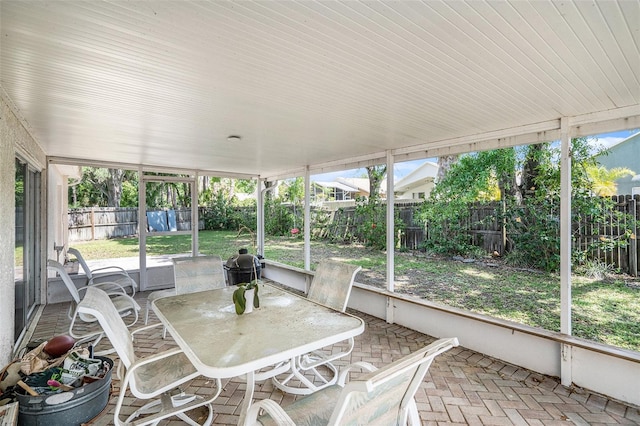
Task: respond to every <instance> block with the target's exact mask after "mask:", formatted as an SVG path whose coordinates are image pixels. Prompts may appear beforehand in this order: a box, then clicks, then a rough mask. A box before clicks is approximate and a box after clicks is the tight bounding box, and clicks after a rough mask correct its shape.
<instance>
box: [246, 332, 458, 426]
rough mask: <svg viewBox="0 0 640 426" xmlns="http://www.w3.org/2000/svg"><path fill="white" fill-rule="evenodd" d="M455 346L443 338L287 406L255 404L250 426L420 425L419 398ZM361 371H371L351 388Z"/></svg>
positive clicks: (363, 365) (366, 367) (249, 416)
mask: <svg viewBox="0 0 640 426" xmlns="http://www.w3.org/2000/svg"><path fill="white" fill-rule="evenodd" d="M455 346H458V339H456V338H455V337H453V338H447V339H440V340H437V341H435V342H434V343H432V344H430V345H428V346H426V347H424V348H422V349H420V350H418V351H416V352H414V353H412V354H410V355H407V356H405V357H404V358H401V359H399V360H398V361H395V362H393V363H391V364H389V365H387V366H385V367H383V368H381V369H379V370H378V369H376V368H375V367H374V366H373V365H371V364H369V363H365V362H358V363H354V364H352V365H350V366H348V367H346V368H345V369H344V370H343V371H342V372H341V373H340V377H339V380H338V383H337V384H335V385H333V386H329V387H326V388H324V389H322V390H320V391H318V392H315V393H313V394H311V395H307V396H305V397H303V398H300V399H297V400H296V401H295V402H293V403H292V404H290V405H288V406H287V407H284V408H283V407H281V406H280V405H278V403H276V402H275V401H273V400H270V399H264V400H261V401H258V402H256V403H254V404H253V405H251V407H250V408H249V411H248V413H247V418H246V421H245V426H253V425H262V426H271V425H279V426H285V425H286V426H294V425H295V426H301V425H347V424H359V425H407V424H411V425H420V424H421V423H420V416H419V414H418V409H417V407H416V404H415V400H414V396H415V394H416V392H417V390H418V388H419V387H420V385H421V384H422V382H423V381H424V377H425V375H426V374H427V371H428V370H429V367H430V366H431V363H432V362H433V360H434V359H435V357H436V356H438V355H440V354H441V353H443V352H445V351H447V350H449V349H451V348H453V347H455ZM357 368H360V369H363V370H366V371H368V372H367V373H364V374H362V375H360V376H359V377H357V378H355V379H351V380H350V381H348V383H347V378H348V375H349V374H350V373H351V371H352V370H355V369H357Z"/></svg>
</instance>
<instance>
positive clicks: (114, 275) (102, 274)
mask: <svg viewBox="0 0 640 426" xmlns="http://www.w3.org/2000/svg"><path fill="white" fill-rule="evenodd" d="M67 253H71V254H72V255H74V256H75V257H76V259H77V260H78V263H80V267H81V268H82V270H83V271H84V273H85V275H86V276H87V285H93V284H97V283H98V282H102V281H109V282H114V283H118V284H120V285H121V286H122V287H123V288H125V289H126V288H131V296H132V297H133V296H135V295H136V291H137V290H138V284H137V283H136V281H135V280H134V279H133V278H131V276H129V273H128V272H127V271H125V270H124V269H123V268H121V267H119V266H104V267H102V268H96V269H91V268H89V265H88V264H87V262H86V261H85V260H84V257H82V254H80V251H79V250H78V249H76V248H73V247H69V249H68V250H67Z"/></svg>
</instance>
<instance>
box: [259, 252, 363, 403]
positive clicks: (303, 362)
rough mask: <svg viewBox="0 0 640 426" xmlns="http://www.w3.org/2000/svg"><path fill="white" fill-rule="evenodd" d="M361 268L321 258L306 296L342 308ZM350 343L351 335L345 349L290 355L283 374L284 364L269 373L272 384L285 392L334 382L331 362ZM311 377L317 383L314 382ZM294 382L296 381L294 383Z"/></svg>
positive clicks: (311, 389)
mask: <svg viewBox="0 0 640 426" xmlns="http://www.w3.org/2000/svg"><path fill="white" fill-rule="evenodd" d="M361 269H362V268H361V267H360V266H357V265H350V264H347V263H342V262H337V261H333V260H325V261H323V262H321V263H320V264H319V265H318V268H317V269H316V272H315V275H314V276H313V280H312V281H311V286H310V288H309V293H308V295H307V298H308V299H310V300H312V301H314V302H316V303H319V304H321V305H325V306H328V307H330V308H332V309H335V310H336V311H340V312H344V311H345V310H346V309H347V303H348V301H349V296H350V295H351V288H352V287H353V282H354V280H355V277H356V275H357V273H358V272H359V271H360V270H361ZM353 345H354V341H353V339H349V340H348V341H347V348H346V349H341V350H334V349H333V348H329V349H330V352H329V353H327V351H325V350H318V351H314V352H310V353H308V354H306V355H303V356H301V357H298V358H295V359H291V360H290V361H289V368H287V369H286V371H287V373H286V376H284V377H282V376H281V375H282V373H281V371H282V367H283V366H282V365H278V366H276V367H275V368H274V369H273V372H274V375H273V377H272V381H273V384H274V386H276V387H277V388H278V389H280V390H282V391H285V392H288V393H293V394H297V395H308V394H310V393H313V392H316V391H318V390H320V389H322V388H325V387H327V386H330V385H332V384H335V383H336V381H337V380H338V368H337V366H336V365H335V364H334V363H333V362H334V361H336V360H337V359H339V358H343V357H346V356H348V355H349V354H350V353H351V351H352V350H353ZM321 369H322V371H321ZM323 372H324V373H323ZM306 373H311V375H312V376H311V377H312V378H313V379H315V380H312V379H310V378H308V377H307V376H306ZM262 374H263V375H264V374H268V373H262ZM258 377H260V376H258ZM260 378H262V377H260ZM314 381H315V382H316V383H320V384H316V383H314ZM294 382H295V383H296V385H295V386H294Z"/></svg>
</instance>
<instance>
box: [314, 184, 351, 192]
mask: <svg viewBox="0 0 640 426" xmlns="http://www.w3.org/2000/svg"><path fill="white" fill-rule="evenodd" d="M314 183H315V184H316V185H319V186H322V187H323V188H336V189H341V190H343V191H347V192H357V191H358V188H356V187H353V186H351V185H347V184H344V183H341V182H314Z"/></svg>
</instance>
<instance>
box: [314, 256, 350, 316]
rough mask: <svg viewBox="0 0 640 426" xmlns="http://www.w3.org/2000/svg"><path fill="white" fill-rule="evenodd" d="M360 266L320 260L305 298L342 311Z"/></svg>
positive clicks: (345, 307) (345, 306)
mask: <svg viewBox="0 0 640 426" xmlns="http://www.w3.org/2000/svg"><path fill="white" fill-rule="evenodd" d="M361 269H362V268H361V267H360V266H356V265H350V264H348V263H342V262H337V261H334V260H325V261H322V262H321V263H320V264H319V265H318V268H317V269H316V272H315V275H314V276H313V280H312V281H311V287H310V288H309V294H308V295H307V298H308V299H309V300H313V301H314V302H316V303H320V304H322V305H325V306H328V307H330V308H333V309H335V310H337V311H340V312H344V311H345V309H347V302H349V295H350V294H351V288H352V287H353V281H354V280H355V278H356V274H357V273H358V271H360V270H361Z"/></svg>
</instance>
